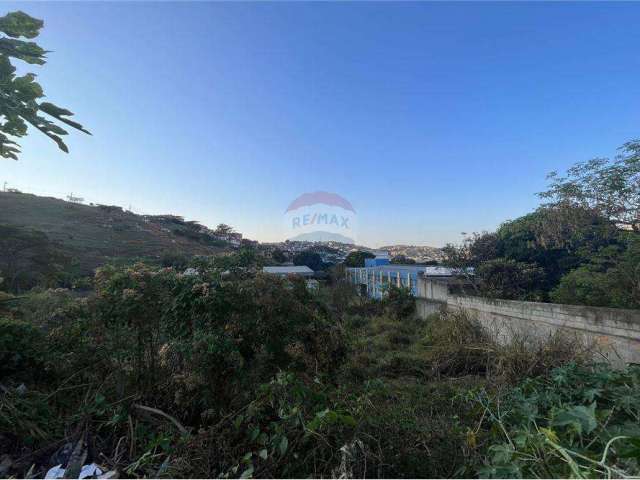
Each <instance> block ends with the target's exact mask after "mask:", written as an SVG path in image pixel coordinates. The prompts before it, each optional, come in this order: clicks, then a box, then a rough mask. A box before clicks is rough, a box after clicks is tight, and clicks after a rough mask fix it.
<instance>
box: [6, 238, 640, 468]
mask: <svg viewBox="0 0 640 480" xmlns="http://www.w3.org/2000/svg"><path fill="white" fill-rule="evenodd" d="M176 261H181V259H177V260H176ZM261 262H262V259H260V258H259V257H256V256H255V252H254V253H251V252H250V251H248V250H247V251H242V250H241V251H238V253H236V254H234V255H231V256H227V257H222V258H218V257H215V258H212V259H205V258H201V259H199V260H198V261H197V262H196V263H190V264H189V265H191V268H194V269H195V270H196V272H197V273H189V274H184V273H181V272H183V270H182V267H184V266H185V265H184V264H181V265H180V267H181V268H180V269H174V268H172V267H165V268H162V267H157V266H152V265H145V264H142V263H139V264H135V265H130V266H119V267H115V266H112V267H105V268H103V269H100V270H99V271H98V273H97V274H96V277H95V279H94V281H93V285H94V289H95V290H94V293H93V294H92V295H90V296H88V297H82V298H77V297H76V296H74V295H73V294H72V293H70V292H69V291H66V290H34V291H32V292H31V293H29V294H28V295H26V296H23V297H22V298H19V299H15V300H14V299H13V297H8V300H10V301H9V302H8V303H6V302H3V303H1V304H0V307H2V310H0V312H1V313H0V315H1V316H3V320H2V323H0V357H1V359H2V380H1V381H0V384H1V390H2V392H0V432H2V433H1V434H0V445H1V447H2V451H3V452H5V453H6V454H7V455H8V457H5V465H8V467H6V469H5V473H4V474H5V475H9V474H12V475H17V476H25V475H26V474H27V473H28V471H29V470H31V473H30V475H35V476H42V475H43V474H44V473H45V471H46V470H47V469H48V468H50V467H51V466H54V465H56V464H63V466H66V467H67V468H68V469H71V470H70V471H73V469H75V468H77V467H79V466H80V465H78V464H77V462H78V459H77V458H76V457H74V456H73V455H71V452H73V451H74V450H76V451H78V452H80V453H83V454H82V455H81V456H80V457H79V458H82V459H83V461H85V462H90V461H95V462H97V463H99V464H100V465H101V466H102V467H104V468H105V469H109V470H112V471H116V472H117V473H118V475H121V476H126V477H145V476H153V477H164V476H166V477H170V476H177V477H188V476H190V477H217V476H222V477H250V476H253V477H283V476H284V477H305V476H314V477H335V476H341V477H378V478H380V477H451V476H476V475H492V476H493V475H495V476H499V475H504V474H506V473H511V474H514V475H515V474H516V473H518V472H520V473H522V474H523V475H528V474H532V475H533V474H534V473H535V474H538V473H539V472H543V473H544V475H549V476H565V474H566V473H567V472H573V470H567V468H569V469H573V468H576V467H575V465H573V464H571V463H566V464H565V463H563V461H562V458H564V457H562V455H560V457H558V453H557V452H559V451H560V450H558V448H556V446H554V445H552V444H551V443H548V442H546V440H544V438H546V437H544V438H542V437H540V436H539V435H538V433H536V432H537V430H536V431H534V429H535V427H534V426H533V423H531V422H532V421H530V420H526V421H527V422H529V423H526V424H523V423H522V422H524V421H525V420H522V418H523V417H522V416H521V415H520V414H517V415H516V414H515V413H513V412H517V411H518V409H524V408H525V407H524V406H522V405H521V403H522V402H527V403H526V404H527V405H529V407H527V408H530V409H532V410H531V411H532V412H534V413H535V415H536V416H537V417H536V416H534V417H527V418H533V419H534V420H535V424H536V425H538V427H540V428H545V429H548V433H544V431H543V430H540V431H542V432H543V435H550V437H549V438H550V439H552V440H553V439H554V438H556V437H557V438H556V440H554V443H555V444H556V445H559V446H560V448H562V449H564V450H566V451H567V452H568V454H569V455H570V456H572V455H574V454H573V453H572V452H576V453H579V454H580V455H582V456H583V457H588V458H591V459H592V460H594V461H596V462H597V461H598V459H599V458H600V457H601V456H602V455H603V454H604V452H605V450H606V451H607V454H606V468H609V469H612V470H610V471H611V472H613V473H614V474H616V475H617V474H619V473H620V472H625V473H626V474H632V473H638V471H639V469H638V465H637V461H636V460H635V459H634V458H633V456H626V455H627V454H628V452H633V451H634V450H633V448H634V445H635V443H634V442H637V441H638V435H637V434H636V433H633V432H632V431H631V430H629V431H627V430H625V432H627V433H625V434H624V435H623V436H624V438H617V439H615V440H613V444H610V445H609V447H608V448H607V444H608V442H609V441H610V440H611V439H613V438H614V437H616V436H620V435H622V434H621V433H620V432H621V431H622V430H620V428H622V426H623V425H626V423H625V422H628V421H632V420H633V418H634V417H633V415H636V417H635V418H636V419H637V407H636V406H635V403H633V402H635V401H636V398H637V395H638V394H639V393H638V392H639V386H638V382H637V378H636V377H637V372H636V371H635V370H633V369H631V370H629V371H627V372H622V373H616V372H614V371H613V370H611V369H610V368H609V367H605V366H598V367H590V366H588V365H589V363H588V362H589V361H590V359H591V357H590V356H589V355H588V351H587V350H588V349H587V347H588V346H585V345H583V344H582V343H581V342H579V341H578V340H577V339H575V338H571V337H562V336H554V337H550V338H538V339H534V338H524V337H514V338H513V340H512V341H510V342H507V343H504V342H498V341H497V339H496V337H495V336H494V334H493V333H492V332H488V331H485V330H483V329H482V328H481V327H480V325H479V324H478V323H477V322H476V321H475V320H474V319H473V318H471V317H469V316H468V315H466V314H464V312H462V313H455V314H454V313H448V314H442V315H435V316H433V317H432V318H430V319H428V320H426V321H424V320H420V319H418V318H416V317H415V313H414V312H415V310H414V309H415V306H414V305H413V299H412V297H411V295H410V294H409V293H408V292H407V291H405V290H402V289H396V290H393V291H390V292H389V294H388V296H387V297H386V299H385V300H384V301H382V302H379V301H373V300H370V299H366V298H363V297H359V296H357V295H356V294H355V291H354V289H353V287H352V286H351V285H349V284H348V282H346V281H345V280H344V278H343V277H342V271H341V269H333V270H332V271H331V273H330V276H329V278H328V281H327V284H326V285H325V286H324V287H323V288H322V289H321V290H320V291H319V292H310V291H308V290H307V288H306V286H305V283H304V282H303V281H301V280H298V279H296V278H288V279H280V278H277V277H269V276H264V275H261V274H259V273H256V272H257V271H258V270H259V265H260V264H261ZM5 300H7V299H5ZM571 362H573V363H571ZM566 365H576V366H575V367H567V366H566ZM577 365H581V366H577ZM558 369H559V370H558ZM572 369H573V370H572ZM561 372H565V373H564V375H565V376H567V375H574V373H571V372H593V375H595V377H593V379H588V378H587V379H585V380H583V381H582V384H580V383H578V382H577V381H574V380H573V377H567V379H565V380H563V381H562V382H564V383H562V382H561V383H558V381H557V378H559V375H561ZM566 372H568V373H566ZM575 375H578V376H579V375H586V374H583V373H575ZM596 377H597V378H596ZM585 378H586V377H585ZM609 378H614V379H616V380H615V381H614V383H613V384H612V383H610V382H609V380H607V379H609ZM598 379H599V380H598ZM554 382H555V383H554ZM598 382H600V383H598ZM603 382H604V383H603ZM634 382H635V383H634ZM547 385H554V387H553V389H552V388H551V387H548V388H547V387H545V386H547ZM615 385H617V386H615ZM614 386H615V388H614ZM544 388H547V389H548V390H549V392H548V393H547V394H546V395H547V397H545V396H542V395H538V394H537V393H536V392H541V391H543V389H544ZM562 389H566V391H564V390H562ZM625 389H626V390H625ZM552 390H553V391H552ZM556 390H557V391H556ZM614 390H615V391H614ZM516 392H522V393H521V395H520V396H518V395H517V394H516ZM553 392H555V393H553ZM589 392H591V393H589ZM625 392H626V393H625ZM552 394H553V395H555V396H554V397H552ZM536 395H537V396H536ZM583 397H584V398H583ZM523 399H524V400H523ZM518 402H520V403H518ZM554 402H555V403H554ZM594 402H595V406H593V405H594ZM625 402H626V403H625ZM505 405H513V407H509V408H508V409H505V407H504V406H505ZM572 408H573V409H574V410H575V411H578V412H582V411H583V409H587V410H585V412H587V411H588V412H592V411H593V412H595V413H594V416H595V418H596V422H599V423H598V426H597V427H595V428H593V429H590V430H589V431H588V432H587V431H586V430H582V431H581V432H580V434H581V435H582V437H580V436H578V435H577V434H576V433H575V432H574V431H573V430H571V429H572V428H574V427H572V426H570V425H569V424H568V423H567V424H565V425H560V424H558V425H556V423H557V420H556V419H557V418H558V415H560V414H559V413H558V412H560V411H565V410H566V411H568V412H574V410H571V409H572ZM589 409H590V410H589ZM612 409H613V410H612ZM523 411H524V410H523ZM609 411H612V412H613V413H611V416H610V418H609V420H607V418H608V417H607V415H609V414H608V413H607V412H609ZM532 415H534V414H532ZM585 415H587V413H585ZM538 417H540V418H538ZM549 418H551V419H552V420H549V421H547V420H545V419H549ZM560 418H563V417H560ZM589 418H590V417H589ZM554 422H555V423H554ZM592 423H593V422H592ZM592 423H590V425H592ZM523 425H524V426H523ZM525 427H526V428H529V430H528V432H529V433H528V434H527V435H530V438H529V437H526V438H525V440H523V441H522V442H520V436H518V433H517V432H519V431H520V430H522V429H524V428H525ZM576 428H577V427H576ZM552 431H553V433H549V432H552ZM504 432H506V435H508V439H507V437H506V436H505V437H504V438H503V437H501V435H504ZM572 432H573V433H572ZM553 435H556V437H553ZM523 438H524V437H523ZM509 439H510V440H509ZM510 441H511V442H513V443H514V448H513V449H511V450H508V449H506V447H505V446H504V444H505V442H506V443H507V444H508V445H511V443H510ZM518 442H520V443H518ZM523 442H524V443H523ZM536 442H537V443H536ZM499 452H502V454H500V453H499ZM532 452H535V458H536V460H535V461H536V462H539V465H537V464H534V463H533V460H531V462H532V463H531V464H529V463H527V461H528V459H529V458H530V457H533V456H534V453H532ZM507 453H509V455H512V458H513V459H515V460H513V459H512V460H509V459H508V458H507V457H506V455H507ZM500 455H502V456H500ZM574 456H575V455H574ZM561 457H562V458H561ZM571 458H573V457H571ZM579 458H580V457H577V459H574V461H575V462H577V464H578V467H577V468H579V469H581V470H580V472H582V473H584V474H585V475H587V474H593V475H595V474H597V473H598V472H601V471H605V472H608V471H609V470H606V468H605V467H603V466H598V465H595V464H593V465H592V466H591V467H592V470H588V468H590V467H589V465H587V464H589V463H590V462H589V461H587V460H584V459H583V460H579ZM7 459H8V460H7ZM549 459H551V460H552V461H550V460H549ZM74 462H75V463H74ZM507 468H509V469H507ZM516 468H517V469H519V470H514V469H516ZM603 469H604V470H603Z"/></svg>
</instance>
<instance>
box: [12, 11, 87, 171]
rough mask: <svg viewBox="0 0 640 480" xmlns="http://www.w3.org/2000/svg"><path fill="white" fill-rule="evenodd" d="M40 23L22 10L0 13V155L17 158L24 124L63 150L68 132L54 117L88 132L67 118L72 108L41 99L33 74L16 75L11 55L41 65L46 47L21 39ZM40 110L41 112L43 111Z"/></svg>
mask: <svg viewBox="0 0 640 480" xmlns="http://www.w3.org/2000/svg"><path fill="white" fill-rule="evenodd" d="M43 25H44V23H43V21H42V20H38V19H35V18H32V17H30V16H29V15H27V14H26V13H24V12H20V11H18V12H11V13H9V14H7V15H5V16H4V17H0V32H2V33H3V34H4V36H2V37H0V118H1V119H2V122H1V123H0V156H2V157H4V158H11V159H14V160H17V159H18V154H19V153H20V148H19V145H18V143H17V142H16V139H17V138H20V137H23V136H25V135H26V134H27V129H28V126H29V125H31V126H32V127H33V128H35V129H37V130H39V131H40V132H42V133H44V134H45V135H46V136H47V137H49V138H50V139H52V140H53V141H54V142H55V143H56V144H57V145H58V148H60V149H61V150H62V151H64V152H68V151H69V150H68V148H67V146H66V144H65V143H64V141H63V140H62V136H63V135H67V134H68V132H67V130H65V129H64V128H62V127H61V126H60V125H59V124H57V123H55V121H54V120H57V121H58V122H61V123H63V124H65V125H68V126H69V127H72V128H74V129H76V130H80V131H82V132H85V133H89V132H88V131H87V130H85V129H84V127H83V126H82V125H80V124H79V123H77V122H75V121H73V120H71V119H70V118H69V117H70V116H72V115H73V113H72V112H70V111H69V110H67V109H65V108H61V107H58V106H56V105H54V104H53V103H50V102H43V101H41V99H42V98H43V97H44V96H45V94H44V90H43V89H42V87H41V86H40V84H39V83H38V82H36V81H35V78H36V75H35V74H33V73H27V74H25V75H22V76H16V68H15V66H14V65H13V64H12V63H11V61H12V59H17V60H21V61H23V62H25V63H28V64H32V65H44V64H45V62H46V54H47V53H48V52H47V51H46V50H44V49H42V48H41V47H40V46H39V45H38V44H37V43H35V42H30V41H27V40H22V39H21V38H25V39H32V38H35V37H37V36H38V34H39V32H40V29H41V28H42V27H43ZM43 114H44V115H43Z"/></svg>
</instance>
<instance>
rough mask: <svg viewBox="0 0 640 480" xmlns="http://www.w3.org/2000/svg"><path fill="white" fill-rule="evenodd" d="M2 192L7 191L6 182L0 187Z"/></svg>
mask: <svg viewBox="0 0 640 480" xmlns="http://www.w3.org/2000/svg"><path fill="white" fill-rule="evenodd" d="M2 191H3V192H6V191H7V182H4V185H3V186H2Z"/></svg>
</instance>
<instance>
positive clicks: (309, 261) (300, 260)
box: [293, 250, 326, 271]
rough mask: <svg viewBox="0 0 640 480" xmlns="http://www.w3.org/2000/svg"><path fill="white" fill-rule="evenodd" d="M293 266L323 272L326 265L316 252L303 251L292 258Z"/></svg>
mask: <svg viewBox="0 0 640 480" xmlns="http://www.w3.org/2000/svg"><path fill="white" fill-rule="evenodd" d="M293 264H294V265H306V266H307V267H309V268H310V269H311V270H313V271H318V270H324V269H325V267H326V265H325V263H324V262H323V261H322V257H321V256H320V254H319V253H318V252H314V251H313V250H304V251H302V252H299V253H296V254H295V255H294V256H293Z"/></svg>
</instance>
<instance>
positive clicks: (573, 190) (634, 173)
mask: <svg viewBox="0 0 640 480" xmlns="http://www.w3.org/2000/svg"><path fill="white" fill-rule="evenodd" d="M619 151H620V153H619V154H618V155H617V156H616V157H615V158H614V159H613V160H610V159H607V158H594V159H592V160H588V161H586V162H581V163H577V164H575V165H574V166H572V167H571V168H569V170H568V171H567V175H566V176H564V177H562V176H560V175H558V173H557V172H551V173H550V174H549V176H548V178H549V180H550V181H551V183H550V184H549V188H548V190H546V191H545V192H542V193H540V194H539V195H540V196H541V197H542V198H543V199H546V200H548V201H549V204H550V205H555V206H558V205H569V206H575V207H580V208H583V209H587V210H593V211H595V212H597V213H598V214H599V215H601V216H603V217H605V218H607V219H609V220H611V221H612V222H614V223H616V224H618V225H621V226H624V227H626V228H630V229H632V230H634V231H636V232H640V141H639V140H635V141H631V142H627V143H625V144H624V145H623V146H622V147H620V149H619Z"/></svg>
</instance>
